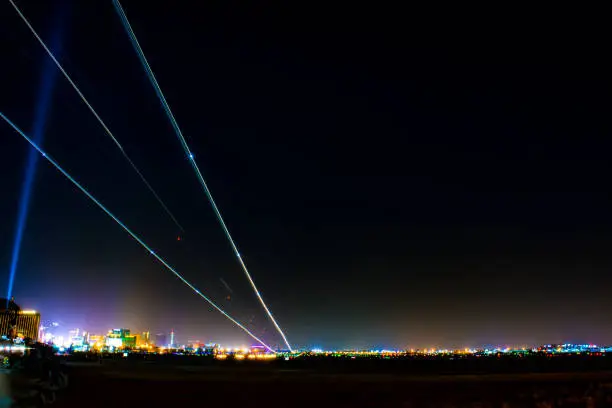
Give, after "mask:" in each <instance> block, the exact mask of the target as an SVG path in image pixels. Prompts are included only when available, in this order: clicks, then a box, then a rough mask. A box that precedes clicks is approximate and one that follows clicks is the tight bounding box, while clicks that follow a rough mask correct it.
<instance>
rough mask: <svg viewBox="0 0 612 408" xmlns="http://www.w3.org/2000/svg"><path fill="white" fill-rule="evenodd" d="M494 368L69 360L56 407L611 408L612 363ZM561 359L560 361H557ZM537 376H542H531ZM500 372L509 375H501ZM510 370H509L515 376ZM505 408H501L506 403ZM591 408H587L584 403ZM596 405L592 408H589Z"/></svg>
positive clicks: (471, 364)
mask: <svg viewBox="0 0 612 408" xmlns="http://www.w3.org/2000/svg"><path fill="white" fill-rule="evenodd" d="M553 360H555V359H549V360H548V363H546V359H544V360H539V359H523V360H522V361H516V360H514V361H507V362H499V361H498V360H497V359H496V358H490V359H488V360H486V361H485V360H483V361H484V363H483V361H476V360H475V359H474V360H472V361H461V362H460V363H462V364H459V365H456V364H455V365H454V366H453V365H452V364H450V363H452V361H448V360H445V361H442V360H440V361H394V360H390V361H382V360H377V361H371V360H363V361H342V360H330V359H308V360H302V361H283V360H277V361H273V362H266V363H260V362H256V363H254V362H232V361H224V362H216V361H213V360H207V359H203V358H199V359H177V358H169V359H156V360H155V361H150V360H142V359H138V360H133V359H120V358H116V359H106V360H104V362H103V363H102V364H100V363H99V362H93V361H92V362H85V361H73V362H69V363H68V364H69V366H70V368H69V370H70V371H69V372H70V386H69V388H68V389H67V390H65V391H63V392H62V393H61V394H59V395H58V404H57V405H58V406H65V407H73V406H74V407H76V406H83V404H85V405H86V406H88V407H108V406H126V407H127V406H134V405H135V404H138V405H140V406H142V404H144V405H145V406H167V405H172V406H223V407H246V406H262V407H312V406H334V407H502V406H507V407H536V406H541V407H548V406H580V407H582V406H584V407H586V406H608V405H609V404H610V401H612V388H610V387H612V369H610V362H611V361H612V359H611V358H608V357H599V358H597V359H591V358H584V357H563V358H556V360H557V361H553ZM561 360H564V361H561ZM538 368H541V370H540V372H529V369H538ZM503 371H505V372H503ZM512 371H514V372H512ZM504 404H505V405H504ZM589 404H591V405H589ZM592 404H597V405H592Z"/></svg>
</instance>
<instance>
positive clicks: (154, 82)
mask: <svg viewBox="0 0 612 408" xmlns="http://www.w3.org/2000/svg"><path fill="white" fill-rule="evenodd" d="M11 1H12V0H11ZM113 4H114V5H115V10H116V11H117V14H118V15H119V18H120V19H121V22H122V23H123V27H124V28H125V31H126V32H127V34H128V36H129V37H130V40H131V42H132V46H133V47H134V50H135V51H136V53H137V54H138V58H139V59H140V62H141V64H142V66H143V68H144V69H145V71H146V72H147V75H148V77H149V80H150V81H151V84H152V85H153V88H154V89H155V93H156V94H157V97H158V98H159V101H160V102H161V104H162V106H163V108H164V110H165V111H166V115H167V116H168V119H169V120H170V123H171V124H172V127H173V128H174V132H175V133H176V136H177V137H178V139H179V141H180V142H181V145H182V146H183V149H184V150H185V154H186V155H187V157H189V159H190V160H189V162H190V163H191V166H192V167H193V170H194V171H195V173H196V176H197V178H198V180H199V181H200V184H201V185H202V188H203V189H204V192H205V193H206V196H207V197H208V201H209V202H210V205H211V206H212V208H213V211H214V212H215V215H216V216H217V219H218V220H219V223H220V224H221V228H223V232H225V236H226V237H227V239H228V240H229V242H230V245H231V247H232V249H233V251H234V254H235V255H236V258H237V259H238V262H239V263H240V266H241V267H242V270H243V271H244V274H245V275H246V277H247V279H248V281H249V283H250V284H251V287H252V288H253V290H254V291H255V295H256V296H257V299H258V300H259V303H261V305H262V306H263V308H264V310H265V311H266V314H267V315H268V317H269V318H270V320H271V321H272V323H273V324H274V327H275V328H276V330H278V332H279V333H280V335H281V337H282V338H283V341H284V342H285V344H286V345H287V347H288V348H289V350H291V345H290V344H289V341H288V340H287V337H286V336H285V333H283V330H282V329H281V328H280V326H279V325H278V323H277V322H276V320H275V319H274V316H272V312H270V309H268V306H266V303H265V302H264V300H263V297H262V296H261V293H260V292H259V290H258V289H257V286H255V282H254V281H253V278H251V274H250V273H249V270H248V269H247V266H246V264H245V263H244V261H243V260H242V257H241V256H240V253H239V252H238V247H237V246H236V243H235V242H234V240H233V238H232V236H231V235H230V232H229V229H228V228H227V225H226V224H225V221H224V220H223V217H222V216H221V212H220V211H219V208H218V207H217V204H216V203H215V200H214V199H213V197H212V193H211V192H210V189H209V188H208V185H207V184H206V181H205V180H204V176H202V172H201V171H200V168H199V167H198V165H197V163H196V161H195V159H194V156H193V153H192V152H191V150H190V149H189V145H188V144H187V141H186V140H185V137H184V136H183V132H182V131H181V129H180V127H179V125H178V122H177V121H176V119H175V117H174V114H173V113H172V111H171V110H170V105H168V102H167V101H166V97H165V96H164V94H163V92H162V90H161V88H160V86H159V84H158V82H157V79H156V78H155V74H154V73H153V69H151V66H150V65H149V62H148V61H147V58H146V57H145V55H144V52H143V51H142V48H141V47H140V44H139V43H138V39H137V38H136V34H135V33H134V30H132V26H131V25H130V23H129V21H128V19H127V16H126V14H125V12H124V11H123V7H121V4H120V3H119V0H113Z"/></svg>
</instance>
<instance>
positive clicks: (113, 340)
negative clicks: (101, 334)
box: [106, 329, 136, 348]
mask: <svg viewBox="0 0 612 408" xmlns="http://www.w3.org/2000/svg"><path fill="white" fill-rule="evenodd" d="M106 346H107V347H113V348H122V347H128V348H131V347H136V336H132V335H131V334H130V329H113V330H110V331H109V332H108V334H107V335H106Z"/></svg>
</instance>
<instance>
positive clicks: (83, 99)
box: [9, 0, 185, 232]
mask: <svg viewBox="0 0 612 408" xmlns="http://www.w3.org/2000/svg"><path fill="white" fill-rule="evenodd" d="M9 2H10V3H11V5H12V6H13V8H14V9H15V11H16V12H17V14H19V17H21V19H22V20H23V22H24V23H25V24H26V25H27V26H28V28H29V29H30V31H31V32H32V34H34V37H36V39H37V40H38V42H39V43H40V45H42V47H43V48H44V50H45V51H46V52H47V54H48V55H49V57H50V58H51V59H52V60H53V62H54V63H55V65H56V66H57V68H58V69H59V70H60V71H61V73H62V74H63V75H64V77H65V78H66V79H67V80H68V82H69V83H70V85H72V88H74V90H75V91H76V93H77V94H78V95H79V97H80V98H81V100H82V101H83V102H84V103H85V105H87V107H88V108H89V110H90V111H91V113H92V114H93V115H94V116H95V117H96V119H97V120H98V122H99V123H100V125H102V128H104V131H105V132H106V134H107V135H108V136H109V137H110V138H111V139H112V140H113V142H114V143H115V145H116V146H117V148H118V149H119V151H121V154H122V155H123V157H124V158H125V160H126V161H127V162H128V163H129V164H130V166H131V167H132V169H134V171H135V172H136V174H138V177H140V179H141V180H142V182H143V183H144V185H145V186H147V188H148V189H149V191H150V192H151V194H153V196H154V197H155V199H156V200H157V202H158V203H159V204H160V205H161V207H162V208H163V209H164V211H165V212H166V213H167V214H168V216H169V217H170V218H171V219H172V221H173V222H174V224H176V226H177V227H178V228H179V229H180V230H181V231H183V232H184V231H185V230H184V229H183V227H182V226H181V224H180V223H179V222H178V220H177V219H176V217H175V216H174V214H172V212H171V211H170V209H169V208H168V206H167V205H166V204H165V203H164V202H163V201H162V199H161V197H160V196H159V195H158V194H157V192H156V191H155V190H154V189H153V186H151V184H150V183H149V182H148V181H147V179H146V178H145V176H144V175H143V174H142V173H141V172H140V170H139V169H138V167H136V164H134V162H133V161H132V159H130V157H129V156H128V154H127V153H126V151H125V149H124V148H123V146H122V145H121V143H119V141H118V140H117V138H116V137H115V136H114V135H113V133H112V132H111V131H110V129H109V128H108V126H106V123H104V121H103V120H102V118H101V117H100V115H98V113H97V112H96V110H95V109H94V108H93V106H91V104H90V103H89V101H88V100H87V98H85V95H83V93H82V92H81V90H80V89H79V87H78V86H77V85H76V84H75V83H74V81H73V80H72V78H71V77H70V75H68V73H67V72H66V70H65V69H64V67H62V65H61V64H60V63H59V61H58V60H57V58H55V55H54V54H53V52H51V50H50V49H49V47H47V45H46V44H45V42H44V41H43V40H42V38H40V36H39V35H38V33H37V32H36V30H34V27H32V25H31V24H30V22H29V21H28V19H27V18H26V16H25V15H24V14H23V13H22V12H21V10H20V9H19V7H17V5H16V4H15V2H14V1H13V0H9Z"/></svg>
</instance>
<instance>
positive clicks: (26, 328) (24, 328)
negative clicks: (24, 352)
mask: <svg viewBox="0 0 612 408" xmlns="http://www.w3.org/2000/svg"><path fill="white" fill-rule="evenodd" d="M13 316H14V315H13V314H12V313H11V312H9V311H7V310H2V311H0V334H2V335H7V334H8V333H9V330H10V327H11V320H12V318H13ZM16 328H17V336H18V337H22V338H24V339H33V340H38V332H39V330H40V313H38V312H36V311H34V310H22V311H19V312H17V326H16Z"/></svg>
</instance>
